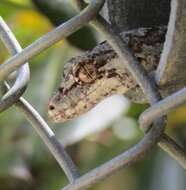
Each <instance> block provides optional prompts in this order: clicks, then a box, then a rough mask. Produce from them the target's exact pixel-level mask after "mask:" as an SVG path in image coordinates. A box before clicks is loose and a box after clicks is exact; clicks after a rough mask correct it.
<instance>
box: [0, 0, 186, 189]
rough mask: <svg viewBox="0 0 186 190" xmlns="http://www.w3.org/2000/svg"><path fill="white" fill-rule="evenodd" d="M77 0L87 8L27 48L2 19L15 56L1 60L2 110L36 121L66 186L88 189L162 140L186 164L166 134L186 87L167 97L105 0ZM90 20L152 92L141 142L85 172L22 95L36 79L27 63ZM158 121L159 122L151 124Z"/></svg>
mask: <svg viewBox="0 0 186 190" xmlns="http://www.w3.org/2000/svg"><path fill="white" fill-rule="evenodd" d="M75 2H76V4H77V6H78V8H79V9H83V10H82V11H81V12H80V13H79V14H78V15H77V16H75V17H73V18H71V19H70V20H68V21H67V22H65V23H64V24H62V25H60V26H59V27H57V28H55V29H54V30H53V31H51V32H49V33H48V34H46V35H44V36H42V37H41V38H40V39H38V40H37V41H35V42H33V43H32V44H31V45H30V46H28V47H26V48H25V49H23V50H22V49H21V47H20V45H19V43H18V42H17V40H16V38H15V37H14V35H13V33H12V32H11V31H10V29H9V28H8V26H7V25H6V23H5V22H4V20H3V19H2V18H0V37H1V40H2V41H3V43H4V44H5V45H6V47H7V49H8V50H9V52H10V54H11V55H12V57H11V58H10V59H8V60H7V61H6V62H5V63H3V64H1V65H0V81H1V82H0V85H1V86H2V87H3V89H4V93H5V92H6V93H5V95H4V96H3V97H2V98H1V100H0V111H1V112H2V111H4V110H5V109H7V108H8V107H10V106H12V105H14V104H15V106H16V107H18V108H19V109H20V111H21V112H23V113H24V115H25V117H26V119H27V120H28V121H29V122H30V123H31V124H32V126H33V127H34V129H35V130H36V131H37V133H38V134H39V135H40V137H41V138H42V140H43V141H44V143H45V144H46V145H47V146H48V148H49V150H50V152H51V153H52V154H53V156H54V157H55V159H56V160H57V162H58V163H59V165H60V167H61V168H62V169H63V170H64V172H65V174H66V176H67V177H68V179H69V182H70V183H69V185H67V186H66V187H64V188H63V189H64V190H78V189H85V188H88V187H90V186H92V185H93V184H95V183H97V182H98V181H100V180H102V179H104V178H106V177H107V176H108V175H111V174H112V173H113V172H115V171H117V170H119V169H121V168H124V167H128V166H130V165H132V164H133V163H134V162H136V161H138V160H139V159H141V158H142V157H143V156H144V155H145V154H146V153H147V152H148V151H149V150H150V149H151V148H152V146H154V145H156V144H158V145H159V146H160V147H161V148H162V149H163V150H165V151H166V152H168V153H169V155H171V156H172V157H174V158H175V159H176V160H177V162H178V163H179V164H180V165H181V166H182V167H183V168H185V169H186V153H185V151H184V150H183V149H182V148H181V147H180V146H179V145H177V144H176V143H175V141H174V140H172V139H171V138H170V137H168V136H167V135H166V134H164V126H165V115H166V114H167V113H168V112H169V111H171V110H172V109H174V108H175V107H177V106H179V105H181V104H182V103H183V102H185V101H186V88H184V89H182V90H180V91H178V92H176V93H175V94H172V95H170V96H169V97H167V98H165V99H163V100H161V96H160V94H159V92H158V89H157V88H156V85H155V80H154V81H152V80H149V77H148V76H147V74H146V73H145V71H144V70H143V68H142V67H140V66H139V64H138V61H137V60H136V59H135V57H134V55H133V54H132V53H131V51H130V50H129V48H128V47H127V46H126V44H125V43H124V42H123V40H122V38H121V37H120V36H118V35H117V34H116V32H115V30H114V29H113V27H111V26H110V24H108V23H107V21H105V19H104V18H103V17H102V16H100V15H99V11H100V10H101V8H102V6H103V5H104V0H93V1H91V3H90V4H89V5H87V4H86V3H84V2H83V1H81V0H75ZM178 3H179V1H178ZM172 14H174V13H172ZM88 22H90V23H91V25H92V26H93V27H95V28H96V30H98V31H99V32H101V33H102V34H103V36H104V37H105V39H106V40H107V41H108V42H109V43H110V44H111V45H112V47H113V49H114V50H115V51H116V52H117V53H118V55H119V57H120V58H121V62H123V64H124V65H125V67H126V68H127V69H128V70H129V71H130V72H131V74H132V75H133V77H134V78H135V80H136V81H137V82H138V84H139V85H140V87H141V88H142V90H143V92H144V94H146V96H147V99H148V100H149V103H150V105H151V107H150V108H148V109H147V110H146V111H145V112H144V113H142V114H141V116H140V118H139V125H140V127H141V129H142V130H144V132H145V135H144V137H143V139H141V141H140V142H138V143H137V144H136V145H134V146H133V147H132V148H130V149H129V150H127V151H126V152H124V153H122V154H120V155H118V156H117V157H115V158H113V159H112V160H110V161H108V162H106V163H104V164H103V165H101V166H99V167H97V168H95V169H93V170H91V171H90V172H88V173H86V174H84V175H83V176H79V173H78V169H77V167H76V166H75V164H74V163H73V161H72V160H71V158H70V156H69V155H68V154H67V152H66V151H65V149H64V147H63V145H62V144H61V143H60V142H59V140H58V139H57V138H56V136H55V134H54V132H53V131H52V130H51V129H50V127H49V126H48V125H47V123H46V122H45V121H44V119H43V118H42V117H41V116H40V115H39V113H38V112H37V111H36V110H35V109H34V108H33V107H32V106H31V105H30V104H29V103H28V102H27V101H26V100H25V99H24V98H22V97H21V95H22V94H23V93H24V91H25V90H26V86H27V84H28V82H29V78H30V76H29V73H30V72H29V65H28V63H26V62H27V61H29V60H30V59H31V58H33V57H34V56H36V55H37V54H39V53H40V52H42V51H43V50H44V49H46V48H48V47H50V46H52V45H53V44H54V43H56V42H58V41H59V40H61V39H62V38H64V37H67V36H68V35H70V34H72V33H73V32H75V31H76V30H78V29H79V28H80V27H82V26H83V25H85V24H87V23H88ZM13 71H18V74H17V78H16V80H15V83H14V85H13V86H12V87H11V88H10V87H9V86H8V84H7V83H6V81H5V79H6V78H7V77H8V75H9V74H10V73H11V72H13ZM152 123H153V125H151V124H152Z"/></svg>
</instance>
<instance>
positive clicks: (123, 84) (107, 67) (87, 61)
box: [48, 26, 167, 123]
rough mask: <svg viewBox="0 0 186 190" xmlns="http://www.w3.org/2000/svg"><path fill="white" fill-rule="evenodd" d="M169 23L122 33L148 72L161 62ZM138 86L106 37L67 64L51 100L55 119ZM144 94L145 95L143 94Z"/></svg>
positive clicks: (50, 112)
mask: <svg viewBox="0 0 186 190" xmlns="http://www.w3.org/2000/svg"><path fill="white" fill-rule="evenodd" d="M166 31H167V27H166V26H157V27H152V28H138V29H133V30H129V31H125V32H122V33H121V34H120V35H121V37H122V39H123V40H124V42H125V43H126V44H127V45H128V47H129V48H130V49H131V50H132V52H133V54H134V56H135V57H136V59H137V60H138V62H139V64H141V65H142V66H143V67H144V69H145V70H146V72H147V73H150V72H151V71H154V70H155V69H156V68H157V66H158V63H159V60H160V56H161V52H162V49H163V44H164V41H165V35H166ZM133 88H139V85H138V84H137V83H136V81H135V80H134V79H133V77H132V75H131V74H130V72H129V71H128V70H127V69H126V68H125V66H124V64H122V62H121V61H120V58H119V56H118V55H117V53H116V52H115V51H114V50H113V49H112V47H111V46H110V45H109V43H108V42H107V41H104V42H101V43H100V44H98V45H97V46H96V47H94V48H93V49H92V50H89V51H87V52H85V53H83V54H82V55H78V56H76V57H73V58H71V59H70V60H69V61H67V63H66V64H65V65H64V69H63V79H62V82H61V84H60V85H59V88H58V89H57V91H56V93H55V94H54V95H53V96H52V97H51V99H50V100H49V104H48V115H49V118H51V119H52V120H53V121H54V122H56V123H59V122H65V121H68V120H71V119H73V118H76V117H78V116H80V115H82V114H84V113H86V112H88V111H89V110H91V109H92V108H93V107H94V106H95V105H97V104H98V103H99V102H100V101H102V100H103V99H105V98H106V97H109V96H111V95H114V94H123V95H125V94H127V93H128V92H129V91H130V90H131V89H133ZM144 97H145V96H144Z"/></svg>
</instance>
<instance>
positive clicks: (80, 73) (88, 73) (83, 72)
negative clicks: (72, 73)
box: [76, 64, 97, 83]
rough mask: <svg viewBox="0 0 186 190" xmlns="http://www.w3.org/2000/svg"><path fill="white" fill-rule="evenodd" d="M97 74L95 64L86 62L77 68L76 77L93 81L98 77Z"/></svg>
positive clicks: (82, 80)
mask: <svg viewBox="0 0 186 190" xmlns="http://www.w3.org/2000/svg"><path fill="white" fill-rule="evenodd" d="M96 74H97V73H96V68H95V66H94V65H93V64H85V65H82V66H81V68H79V69H78V70H77V73H76V77H77V78H78V79H79V81H81V82H85V83H91V82H93V81H94V80H95V79H96Z"/></svg>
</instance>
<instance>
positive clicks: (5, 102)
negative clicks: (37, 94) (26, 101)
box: [0, 17, 30, 112]
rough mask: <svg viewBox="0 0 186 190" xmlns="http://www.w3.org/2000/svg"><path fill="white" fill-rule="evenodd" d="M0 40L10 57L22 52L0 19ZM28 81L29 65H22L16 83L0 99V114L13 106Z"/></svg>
mask: <svg viewBox="0 0 186 190" xmlns="http://www.w3.org/2000/svg"><path fill="white" fill-rule="evenodd" d="M0 38H1V40H2V41H3V43H4V45H5V46H6V47H7V49H8V51H9V52H10V54H11V55H15V54H17V53H20V52H21V51H22V48H21V46H20V45H19V43H18V42H17V40H16V38H15V36H14V35H13V33H12V32H11V30H10V29H9V27H8V25H7V24H6V23H5V22H4V20H3V19H2V18H1V17H0ZM29 81H30V70H29V64H28V63H25V64H24V65H22V66H21V67H20V68H19V69H18V72H17V77H16V81H15V82H14V84H13V86H12V87H11V88H10V89H9V90H8V92H7V93H6V94H5V95H4V96H3V97H2V98H1V99H0V112H2V111H4V110H5V109H7V108H9V107H10V106H11V105H12V104H14V103H15V102H16V101H17V100H18V99H19V97H20V96H21V95H22V94H23V93H24V92H25V90H26V87H27V85H28V83H29Z"/></svg>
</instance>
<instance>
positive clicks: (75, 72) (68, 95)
mask: <svg viewBox="0 0 186 190" xmlns="http://www.w3.org/2000/svg"><path fill="white" fill-rule="evenodd" d="M103 64H104V63H103V60H100V59H97V58H95V57H94V56H89V54H88V53H87V55H85V54H84V55H82V56H78V57H75V58H72V59H71V60H69V61H68V62H67V63H66V64H65V66H64V70H63V80H62V83H61V84H60V87H59V88H58V90H57V92H56V93H55V94H54V96H53V97H52V98H51V99H50V101H49V105H48V115H49V118H51V119H52V120H53V121H54V122H56V123H59V122H65V121H67V120H71V119H73V118H75V117H77V116H80V115H82V114H83V113H85V112H87V111H89V110H90V109H91V108H93V107H94V106H95V105H96V104H97V103H98V102H99V101H101V99H103V96H104V97H105V96H106V95H107V93H108V92H107V90H105V89H107V87H106V86H105V82H104V81H105V79H106V77H105V76H106V75H105V72H104V71H102V70H101V67H102V66H103ZM98 66H99V68H98ZM103 83H104V85H103ZM108 86H110V84H108Z"/></svg>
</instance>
